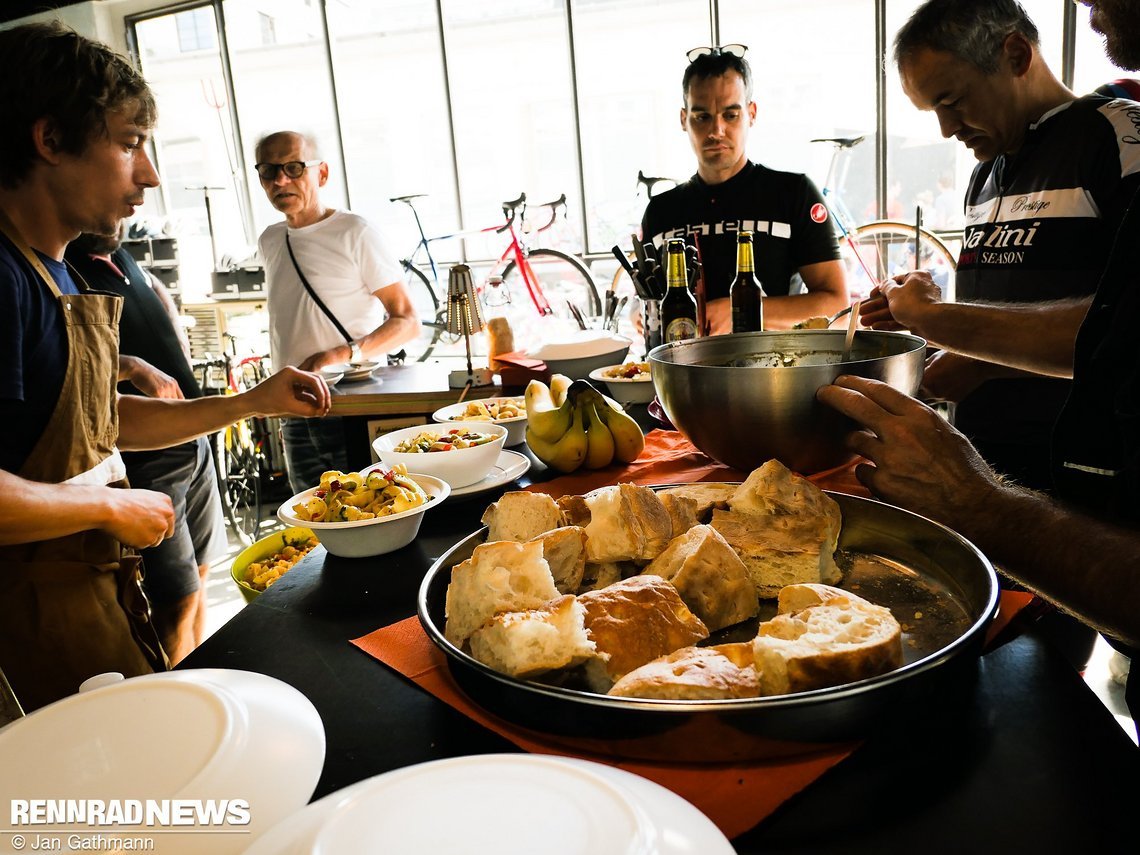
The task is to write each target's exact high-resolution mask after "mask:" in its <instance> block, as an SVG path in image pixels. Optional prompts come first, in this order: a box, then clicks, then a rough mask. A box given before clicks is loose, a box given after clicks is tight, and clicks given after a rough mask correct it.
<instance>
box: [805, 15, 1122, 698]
mask: <svg viewBox="0 0 1140 855" xmlns="http://www.w3.org/2000/svg"><path fill="white" fill-rule="evenodd" d="M1081 2H1082V3H1084V4H1085V5H1086V6H1092V7H1093V12H1092V18H1091V23H1092V26H1093V28H1094V29H1095V30H1097V31H1098V32H1101V33H1103V34H1104V35H1105V36H1106V46H1107V49H1108V53H1109V56H1110V57H1111V58H1112V59H1113V61H1115V62H1116V63H1118V64H1119V65H1121V66H1123V67H1128V68H1132V69H1137V68H1140V21H1138V20H1137V18H1136V15H1135V12H1134V10H1133V9H1132V8H1129V7H1128V4H1127V3H1126V2H1122V0H1081ZM1133 112H1134V114H1136V111H1135V108H1133ZM1136 121H1137V123H1138V125H1140V114H1136ZM1064 166H1065V163H1064V162H1063V161H1061V162H1060V163H1059V164H1058V167H1059V168H1064ZM1138 245H1140V193H1137V194H1134V196H1133V198H1132V200H1131V203H1130V204H1129V206H1128V209H1127V211H1126V213H1125V214H1124V217H1123V219H1122V221H1121V224H1120V228H1119V229H1118V231H1117V234H1116V236H1115V238H1114V240H1113V242H1112V247H1111V250H1110V251H1109V252H1108V254H1107V255H1106V257H1107V263H1106V264H1105V265H1104V272H1103V275H1102V276H1101V277H1100V280H1099V282H1098V283H1097V288H1096V293H1095V294H1094V295H1093V297H1091V298H1085V299H1083V300H1068V301H1058V302H1054V303H1050V304H1012V305H992V304H991V305H985V304H962V303H942V302H939V293H938V290H937V288H936V287H934V285H933V283H932V282H931V281H930V277H929V276H928V275H926V274H923V273H913V274H910V275H908V276H905V277H903V276H899V277H896V281H889V282H887V283H885V284H884V285H883V286H882V289H881V299H879V300H877V301H874V302H873V303H872V304H871V305H870V306H868V309H867V312H866V313H861V314H862V317H863V320H864V322H865V323H869V324H872V325H874V326H875V327H877V328H884V329H890V328H898V327H900V326H902V327H906V328H909V329H911V330H912V331H914V332H915V333H916V334H918V335H921V336H923V337H925V338H927V339H928V340H930V341H934V342H937V343H938V344H940V345H942V346H944V347H951V346H953V347H954V348H955V349H957V350H958V351H960V352H963V353H967V354H969V355H973V356H978V357H981V358H984V359H989V360H992V361H994V362H998V363H1000V364H1004V365H1009V366H1012V367H1015V368H1025V369H1029V370H1033V371H1037V372H1039V373H1042V374H1050V375H1053V376H1058V377H1072V379H1073V384H1072V386H1073V388H1072V394H1071V396H1070V398H1069V400H1068V402H1067V403H1066V405H1065V409H1064V410H1063V412H1062V413H1061V416H1060V418H1059V420H1058V422H1057V426H1056V429H1055V431H1054V434H1053V443H1052V451H1053V462H1054V485H1055V491H1056V493H1057V495H1058V496H1059V497H1060V499H1061V500H1063V501H1058V500H1057V499H1053V498H1050V497H1048V496H1046V495H1044V494H1042V493H1038V492H1034V491H1032V490H1028V489H1025V488H1023V487H1020V486H1017V485H1016V484H1012V483H1010V482H1009V481H1007V480H1006V479H1004V478H1002V477H1001V476H999V475H997V474H996V473H995V472H994V471H993V470H992V469H991V468H990V467H989V466H988V465H986V462H985V461H984V460H983V459H982V457H981V456H980V455H979V454H978V453H977V451H976V450H975V449H974V448H973V447H972V446H971V445H970V443H969V442H968V441H967V440H966V438H965V437H964V436H963V435H962V434H961V433H959V432H958V431H956V430H954V429H953V428H951V427H950V426H949V425H947V424H946V422H945V421H944V420H943V419H942V418H941V417H939V416H938V415H937V414H936V413H934V411H932V410H931V409H930V408H928V407H926V406H925V405H924V404H921V403H919V402H918V401H915V400H914V399H912V398H907V397H906V396H904V395H902V394H900V393H898V392H896V391H895V390H893V389H891V388H889V387H887V386H885V385H884V384H881V383H877V382H875V381H873V380H865V379H861V378H856V377H841V378H839V380H837V381H836V384H835V385H833V386H825V387H823V388H822V389H821V390H820V392H819V398H820V400H821V401H823V402H824V403H826V404H828V405H830V406H833V407H835V408H836V409H838V410H839V411H841V412H843V413H845V414H846V415H848V416H850V417H851V418H853V419H855V420H856V421H857V422H859V423H860V424H862V425H863V426H864V428H865V429H864V430H862V431H858V432H855V433H853V434H852V435H851V438H850V442H849V445H850V447H851V448H852V449H853V450H854V451H856V452H858V453H859V454H862V455H863V456H865V457H867V458H868V459H869V460H870V461H871V464H870V465H863V466H860V467H858V469H857V470H856V474H857V476H858V477H859V480H860V481H862V482H863V483H864V484H865V485H866V486H867V487H868V488H869V489H870V490H871V491H872V492H874V493H875V495H877V496H879V497H881V498H883V499H885V500H887V501H889V502H893V503H895V504H899V505H902V506H903V507H906V508H909V509H911V510H914V511H917V512H918V513H922V514H925V515H926V516H929V517H931V518H932V519H936V520H938V521H939V522H942V523H945V524H946V525H948V526H950V527H951V528H953V529H955V530H957V531H959V532H961V533H962V534H963V535H965V536H966V537H968V538H970V539H971V540H972V541H973V542H974V543H976V544H977V545H978V546H979V547H980V548H981V549H982V550H983V551H984V552H985V553H986V554H987V555H988V556H989V557H990V558H991V559H992V560H993V561H994V563H996V564H1000V565H1001V567H1002V569H1003V571H1004V572H1005V573H1006V574H1007V575H1009V576H1012V577H1013V578H1015V579H1017V580H1018V581H1019V582H1021V583H1022V584H1024V585H1026V586H1027V587H1029V588H1031V589H1032V590H1034V591H1036V592H1037V593H1038V594H1039V595H1041V596H1042V597H1044V598H1045V599H1046V600H1048V601H1050V602H1052V603H1054V604H1056V605H1058V606H1060V607H1061V608H1063V609H1065V610H1066V611H1068V612H1070V613H1071V614H1073V615H1075V616H1076V617H1078V618H1080V620H1082V621H1083V622H1084V623H1086V624H1088V625H1089V626H1091V627H1093V628H1095V629H1097V630H1099V631H1100V632H1101V633H1103V634H1104V635H1105V637H1106V638H1107V639H1109V640H1110V641H1112V642H1113V644H1114V646H1119V647H1121V648H1123V649H1125V650H1126V651H1127V650H1129V649H1130V650H1132V651H1135V650H1136V649H1140V350H1138V349H1137V347H1136V328H1135V325H1136V318H1137V317H1140V287H1138V286H1140V282H1138V281H1137V279H1138V274H1137V267H1136V263H1135V253H1136V247H1137V246H1138ZM1126 698H1127V700H1128V704H1129V709H1130V710H1131V712H1132V716H1133V718H1134V719H1137V718H1140V677H1133V678H1132V679H1131V680H1129V683H1128V688H1127V692H1126Z"/></svg>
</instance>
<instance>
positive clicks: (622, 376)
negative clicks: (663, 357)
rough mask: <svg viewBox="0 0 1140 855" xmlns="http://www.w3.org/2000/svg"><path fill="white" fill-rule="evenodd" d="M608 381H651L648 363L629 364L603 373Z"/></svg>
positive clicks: (617, 366) (616, 366) (608, 369)
mask: <svg viewBox="0 0 1140 855" xmlns="http://www.w3.org/2000/svg"><path fill="white" fill-rule="evenodd" d="M602 376H603V377H604V378H605V379H607V380H651V379H652V378H651V377H650V372H649V363H648V362H627V363H625V364H624V365H615V366H614V367H612V368H607V369H606V370H604V371H603V372H602Z"/></svg>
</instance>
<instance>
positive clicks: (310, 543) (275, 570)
mask: <svg viewBox="0 0 1140 855" xmlns="http://www.w3.org/2000/svg"><path fill="white" fill-rule="evenodd" d="M316 545H317V538H316V537H315V536H310V537H301V538H297V539H296V540H292V541H291V540H289V539H288V538H286V539H285V546H284V548H283V549H280V550H278V551H277V552H275V553H273V554H272V555H270V556H269V557H268V558H264V559H262V560H261V561H254V562H252V563H251V564H250V565H249V567H247V568H246V573H245V576H246V578H245V580H244V581H245V583H246V584H247V585H249V586H250V587H251V588H253V589H254V590H255V591H264V590H265V589H267V588H269V587H270V586H271V585H272V584H273V583H274V582H276V581H277V580H278V579H280V578H281V577H282V576H284V575H285V574H286V573H287V572H288V571H289V570H291V569H292V568H293V567H294V566H295V565H296V564H297V563H298V562H299V561H300V560H301V559H302V558H304V557H305V556H306V555H308V554H309V552H310V551H311V550H312V549H313V548H314V547H315V546H316Z"/></svg>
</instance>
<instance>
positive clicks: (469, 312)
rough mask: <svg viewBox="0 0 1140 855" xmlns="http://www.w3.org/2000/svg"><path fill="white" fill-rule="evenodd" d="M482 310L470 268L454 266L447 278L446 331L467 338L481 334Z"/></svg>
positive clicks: (463, 265) (482, 324)
mask: <svg viewBox="0 0 1140 855" xmlns="http://www.w3.org/2000/svg"><path fill="white" fill-rule="evenodd" d="M484 326H485V324H484V322H483V310H482V308H481V307H480V305H479V297H478V295H477V294H476V293H475V283H474V282H473V281H472V279H471V268H470V267H468V266H467V265H466V264H456V265H455V266H454V267H452V268H451V272H450V273H448V276H447V331H448V332H449V333H450V334H451V335H463V336H468V335H472V334H473V333H477V332H482V331H483V328H484Z"/></svg>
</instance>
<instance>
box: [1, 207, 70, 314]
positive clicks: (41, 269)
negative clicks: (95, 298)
mask: <svg viewBox="0 0 1140 855" xmlns="http://www.w3.org/2000/svg"><path fill="white" fill-rule="evenodd" d="M0 232H3V233H4V235H5V237H7V238H8V240H10V241H11V242H12V245H13V246H15V247H16V249H18V250H19V251H20V254H21V255H23V256H24V258H26V259H27V261H28V264H30V265H32V269H33V270H35V271H36V273H38V274H39V275H40V278H41V279H43V280H44V284H45V285H47V286H48V288H49V289H51V292H52V293H53V294H54V295H55V296H56V297H62V296H63V294H62V293H61V292H60V290H59V285H58V284H56V281H55V277H54V276H52V275H51V271H49V270H48V269H47V267H45V266H44V263H43V262H42V261H40V257H39V256H38V255H36V253H35V252H34V251H33V250H32V248H31V247H30V246H28V242H27V241H26V240H24V236H23V235H21V234H20V232H19V230H18V229H17V228H16V226H15V225H13V223H12V221H11V220H10V219H8V215H7V214H6V213H5V212H3V211H0Z"/></svg>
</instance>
